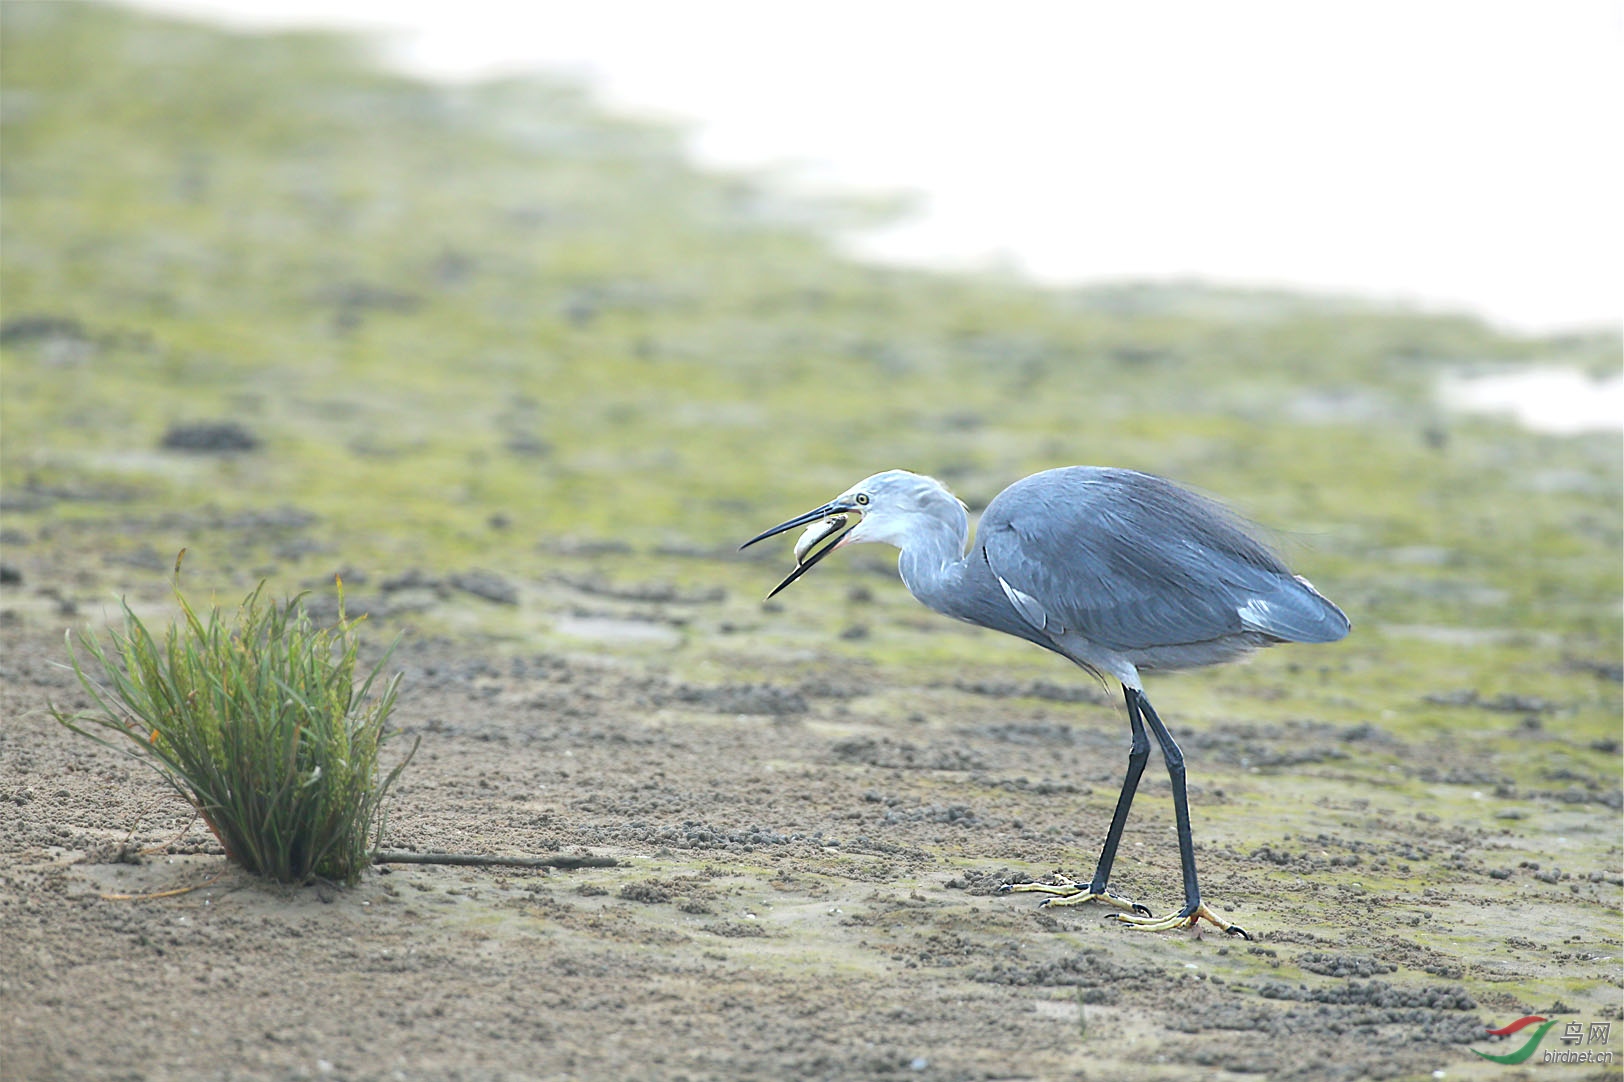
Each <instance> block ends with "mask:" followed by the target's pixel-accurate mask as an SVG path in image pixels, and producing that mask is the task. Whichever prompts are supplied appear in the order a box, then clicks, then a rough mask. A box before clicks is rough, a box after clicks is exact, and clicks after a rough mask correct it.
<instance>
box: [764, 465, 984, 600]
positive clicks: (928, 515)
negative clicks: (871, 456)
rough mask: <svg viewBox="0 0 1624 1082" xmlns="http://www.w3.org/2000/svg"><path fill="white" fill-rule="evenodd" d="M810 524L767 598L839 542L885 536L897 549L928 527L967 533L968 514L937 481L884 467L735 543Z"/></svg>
mask: <svg viewBox="0 0 1624 1082" xmlns="http://www.w3.org/2000/svg"><path fill="white" fill-rule="evenodd" d="M854 514H855V515H859V516H861V518H860V519H859V520H858V522H857V524H856V525H855V526H847V525H846V523H847V522H848V521H849V520H850V518H851V516H852V515H854ZM808 524H812V528H811V529H809V530H808V531H807V537H806V538H804V539H803V541H802V543H801V544H800V545H797V546H796V553H795V556H796V567H795V570H794V571H792V572H790V574H789V576H788V577H787V578H785V579H784V581H783V582H781V583H779V584H778V585H777V586H776V587H774V588H773V591H772V593H770V594H768V595H767V596H768V597H772V596H773V594H776V593H778V591H780V590H782V589H783V588H784V587H786V586H788V585H789V584H790V583H792V582H794V581H795V580H796V579H798V578H800V577H801V576H802V575H804V574H806V573H807V572H808V571H810V570H811V569H812V567H813V565H814V564H816V563H817V562H818V561H819V560H821V559H823V558H824V557H825V556H827V555H829V553H831V552H833V551H834V550H835V549H837V548H841V547H842V546H845V545H849V544H853V543H858V542H863V541H883V542H885V543H886V544H889V545H895V546H897V547H898V548H901V547H902V546H903V545H905V544H906V543H907V541H908V538H909V537H911V536H913V535H915V534H917V533H921V532H924V531H926V530H930V529H932V528H939V527H943V526H945V527H947V528H948V529H951V530H955V531H957V534H958V536H959V537H961V538H962V537H964V536H966V535H968V533H969V528H970V520H969V514H968V512H967V511H966V510H965V507H964V503H963V501H961V500H959V499H958V498H957V497H955V496H954V495H953V494H952V493H951V492H949V491H948V490H947V489H946V488H945V487H944V486H943V485H942V483H941V482H940V481H938V480H936V479H935V478H933V477H925V476H922V475H920V474H917V473H909V472H908V471H907V470H886V471H885V472H884V473H876V474H875V475H874V476H872V477H865V478H864V479H863V480H861V481H859V482H857V483H856V484H855V485H853V486H852V487H850V488H848V489H847V490H846V491H844V492H842V493H841V494H840V495H838V496H836V497H835V498H834V499H832V500H830V501H829V502H828V503H826V504H824V505H823V506H822V507H815V508H813V509H812V510H810V511H808V512H806V513H805V514H804V515H796V516H795V517H794V518H792V519H790V520H788V521H787V522H780V523H779V524H778V525H777V526H774V527H773V528H772V529H770V530H766V531H763V532H762V533H759V534H757V535H756V536H755V537H752V538H751V539H750V540H748V541H746V542H745V543H744V544H742V545H740V546H739V547H740V548H741V549H743V548H748V547H750V546H751V545H753V544H755V543H756V542H757V541H764V540H766V539H767V538H769V537H774V536H776V535H778V534H781V533H783V532H784V531H786V530H793V529H794V528H795V527H797V526H807V525H808Z"/></svg>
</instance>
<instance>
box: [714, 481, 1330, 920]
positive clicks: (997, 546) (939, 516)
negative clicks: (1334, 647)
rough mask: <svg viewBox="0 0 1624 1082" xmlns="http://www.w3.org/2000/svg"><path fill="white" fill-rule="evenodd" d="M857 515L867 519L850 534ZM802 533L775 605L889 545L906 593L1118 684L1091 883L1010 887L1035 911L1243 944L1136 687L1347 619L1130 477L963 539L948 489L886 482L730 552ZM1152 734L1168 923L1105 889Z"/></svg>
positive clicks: (1031, 499) (1050, 488) (1163, 742)
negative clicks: (1106, 817) (1062, 911)
mask: <svg viewBox="0 0 1624 1082" xmlns="http://www.w3.org/2000/svg"><path fill="white" fill-rule="evenodd" d="M853 515H857V516H860V517H859V520H858V522H857V523H856V524H855V525H851V524H850V519H851V517H852V516H853ZM797 526H806V527H808V529H807V532H806V534H805V535H804V536H803V537H802V539H801V541H800V543H799V544H798V545H797V546H796V549H795V558H796V566H795V570H794V571H792V572H791V573H790V574H789V575H788V576H787V577H786V578H785V579H784V581H783V582H780V583H779V584H778V586H777V587H775V588H774V589H773V591H772V593H770V594H768V595H767V596H768V597H772V596H773V595H774V594H777V593H778V592H779V591H780V590H782V589H784V588H785V587H786V586H788V585H789V584H790V583H792V582H794V581H795V580H796V579H798V578H800V577H801V576H802V575H804V574H805V573H806V572H808V571H810V570H811V569H812V568H813V567H814V566H816V565H817V563H818V562H819V561H820V560H822V559H823V558H824V557H825V556H827V555H828V554H829V553H831V552H833V551H834V550H835V549H837V548H841V547H843V546H845V545H847V544H853V543H857V542H863V541H878V542H884V543H886V544H889V545H894V546H896V548H898V549H899V550H901V552H900V555H899V556H898V560H897V568H898V570H899V572H900V573H901V576H902V581H903V583H904V584H905V585H906V586H907V587H908V590H909V592H910V593H912V594H913V595H914V597H916V598H918V599H919V600H920V601H921V602H923V603H924V604H925V605H927V606H928V607H930V608H932V609H934V610H935V611H937V612H939V613H943V614H944V615H947V616H951V617H954V618H955V619H959V620H964V621H966V622H968V623H972V624H977V625H979V626H981V627H986V628H991V629H993V630H994V631H1002V632H1005V633H1006V634H1010V635H1014V636H1016V637H1018V638H1022V639H1026V640H1027V641H1028V642H1032V643H1036V644H1037V645H1038V646H1041V647H1043V648H1045V649H1047V650H1052V651H1054V652H1055V653H1057V654H1059V655H1060V656H1061V657H1064V658H1066V659H1067V660H1069V661H1072V662H1074V663H1076V664H1077V665H1080V666H1082V667H1083V668H1084V669H1086V670H1088V671H1089V672H1091V673H1093V674H1094V675H1095V676H1097V677H1101V678H1103V677H1105V676H1111V677H1114V678H1115V679H1116V680H1117V681H1118V682H1119V683H1120V684H1121V685H1122V692H1123V699H1124V701H1125V702H1126V704H1127V710H1128V725H1129V728H1130V730H1131V733H1132V737H1133V742H1132V744H1131V746H1130V749H1129V752H1128V770H1127V774H1126V776H1125V777H1124V778H1123V782H1122V791H1121V793H1120V795H1119V796H1118V797H1117V804H1116V811H1115V813H1114V814H1113V815H1112V817H1111V826H1110V829H1109V830H1108V832H1107V833H1106V836H1105V844H1104V846H1103V847H1102V849H1101V851H1100V859H1099V863H1098V864H1097V865H1096V867H1095V871H1094V878H1093V879H1092V880H1091V881H1090V882H1088V883H1087V884H1081V883H1076V882H1073V881H1071V880H1069V879H1065V878H1064V877H1057V878H1058V879H1059V881H1058V882H1032V883H1020V884H1013V885H1010V886H1007V887H1006V888H1005V889H1007V890H1015V891H1036V892H1039V893H1043V894H1046V895H1048V897H1046V898H1045V899H1044V902H1043V904H1044V905H1077V904H1080V903H1083V902H1092V901H1098V902H1104V903H1107V904H1110V905H1113V906H1116V907H1117V908H1118V909H1121V910H1123V911H1124V912H1121V913H1114V914H1111V916H1113V917H1115V918H1116V919H1118V920H1121V921H1124V922H1126V923H1128V924H1131V925H1133V926H1135V927H1139V928H1145V929H1151V930H1157V931H1160V930H1166V929H1170V928H1184V927H1194V926H1195V925H1196V924H1198V923H1199V922H1200V921H1201V920H1207V921H1210V922H1212V923H1213V924H1215V925H1217V926H1218V927H1219V928H1221V929H1222V930H1223V931H1225V932H1229V933H1231V934H1234V935H1239V936H1242V937H1245V938H1247V939H1250V938H1251V936H1249V935H1248V934H1247V933H1246V931H1245V930H1244V929H1242V928H1241V927H1240V926H1239V925H1237V924H1234V923H1233V922H1231V921H1228V920H1225V919H1224V918H1223V917H1220V916H1219V915H1217V914H1216V913H1214V912H1213V910H1212V909H1210V908H1209V907H1208V906H1207V905H1206V904H1205V903H1204V902H1203V901H1202V900H1201V886H1200V883H1199V881H1198V880H1197V878H1196V867H1195V852H1194V843H1193V842H1192V840H1191V835H1190V806H1189V799H1188V797H1187V796H1186V795H1185V768H1184V756H1183V754H1182V753H1181V752H1180V750H1179V746H1178V743H1177V742H1176V741H1175V740H1174V739H1173V734H1172V733H1171V732H1169V731H1168V729H1167V726H1166V725H1164V724H1163V723H1162V719H1161V718H1160V717H1158V716H1157V714H1156V711H1155V709H1154V708H1153V707H1152V706H1151V705H1150V700H1149V699H1148V698H1146V697H1145V691H1144V687H1143V686H1142V685H1141V683H1140V679H1139V675H1140V673H1141V672H1144V671H1147V670H1156V669H1183V668H1191V667H1194V666H1200V665H1213V664H1217V663H1220V662H1225V661H1231V660H1234V659H1236V658H1239V657H1241V656H1242V655H1244V654H1247V653H1249V652H1250V651H1252V650H1255V649H1257V648H1258V647H1262V646H1271V645H1273V644H1275V643H1283V642H1300V643H1319V642H1335V641H1336V640H1338V639H1341V638H1342V637H1343V636H1345V635H1346V634H1347V633H1348V628H1349V624H1348V618H1347V617H1346V616H1345V615H1343V613H1342V610H1341V609H1339V608H1337V607H1336V606H1335V605H1334V604H1332V603H1331V602H1330V601H1329V600H1327V599H1326V598H1325V597H1323V596H1321V594H1320V593H1319V591H1317V590H1315V589H1314V587H1313V586H1312V585H1310V584H1309V582H1308V580H1307V579H1304V578H1302V577H1301V576H1299V575H1294V574H1293V573H1292V572H1291V571H1290V570H1289V569H1288V568H1287V567H1286V565H1285V564H1284V563H1282V562H1281V560H1280V558H1279V557H1278V556H1276V555H1275V554H1274V553H1273V552H1272V551H1271V550H1270V549H1269V547H1268V546H1267V545H1265V544H1264V543H1263V542H1261V541H1259V540H1258V539H1257V537H1256V536H1255V534H1254V532H1253V531H1252V530H1251V529H1250V528H1249V527H1248V525H1247V524H1246V523H1244V522H1243V521H1242V520H1241V519H1239V518H1238V517H1236V516H1235V515H1234V514H1232V513H1231V512H1229V511H1228V510H1227V509H1226V508H1224V507H1223V506H1222V505H1221V504H1219V503H1217V502H1215V501H1213V500H1211V499H1208V498H1206V497H1204V496H1199V495H1197V494H1195V493H1193V492H1191V491H1189V490H1187V489H1184V488H1181V487H1179V486H1178V485H1176V484H1174V483H1173V482H1171V481H1168V480H1166V479H1165V478H1161V477H1156V476H1153V475H1151V474H1145V473H1139V472H1136V471H1133V470H1124V469H1112V468H1106V467H1098V466H1070V467H1064V468H1061V469H1053V470H1045V471H1043V472H1042V473H1037V474H1033V475H1032V476H1031V477H1027V478H1025V479H1023V480H1020V481H1017V482H1015V483H1014V484H1013V485H1010V486H1009V487H1008V488H1006V489H1004V491H1003V492H1001V493H999V494H998V496H997V498H995V499H994V500H993V501H992V503H990V504H988V505H987V509H986V511H985V512H984V513H983V514H982V516H981V522H980V525H979V528H978V529H977V531H976V533H975V538H974V541H973V542H972V541H971V535H970V517H969V513H968V511H967V509H966V508H965V506H964V504H963V502H962V501H960V500H959V499H957V498H956V497H954V496H953V494H952V493H950V492H949V491H948V490H947V488H946V487H945V486H943V485H942V484H941V482H939V481H937V480H935V479H934V478H930V477H924V476H921V475H919V474H915V473H909V472H907V471H906V470H888V471H886V472H884V473H877V474H875V475H874V476H872V477H869V478H866V479H864V480H862V481H859V482H858V483H857V484H855V485H853V486H852V487H851V488H849V489H847V490H846V491H845V492H842V493H841V494H840V495H839V496H836V497H835V498H834V499H832V500H830V501H829V502H828V503H826V504H824V505H823V506H821V507H817V508H814V509H813V510H811V511H808V512H806V513H805V514H804V515H797V516H795V517H794V518H792V519H790V520H789V521H787V522H781V523H779V524H778V525H777V526H774V527H773V528H772V529H770V530H765V531H763V532H762V533H760V534H758V535H757V536H755V537H752V538H751V539H750V540H749V541H746V542H745V543H744V544H743V545H741V546H740V548H746V547H748V546H750V545H753V544H755V543H756V542H758V541H762V540H765V539H766V538H769V537H773V536H775V535H777V534H780V533H783V532H785V531H786V530H792V529H794V528H795V527H797ZM1147 724H1148V726H1149V728H1150V732H1151V733H1152V734H1154V735H1155V737H1156V742H1157V743H1158V744H1159V745H1160V746H1161V750H1162V760H1163V762H1164V763H1165V764H1166V766H1167V774H1168V778H1169V779H1170V781H1171V782H1172V788H1173V814H1174V818H1175V821H1176V825H1177V830H1178V844H1179V865H1180V868H1181V870H1182V872H1183V877H1184V907H1183V908H1182V909H1180V910H1179V911H1178V912H1177V913H1174V914H1172V915H1170V916H1166V917H1161V918H1156V917H1154V916H1153V915H1152V914H1151V911H1150V910H1149V909H1147V908H1146V907H1145V906H1143V905H1139V904H1137V903H1135V902H1132V901H1130V900H1128V899H1126V898H1124V897H1122V896H1120V895H1118V894H1116V893H1114V892H1113V891H1111V889H1110V887H1109V881H1110V876H1111V865H1112V862H1113V861H1114V860H1115V859H1116V852H1117V847H1118V845H1119V844H1120V843H1121V841H1122V829H1123V826H1124V824H1125V823H1126V822H1127V819H1128V809H1129V808H1130V807H1131V806H1132V804H1133V796H1134V791H1135V790H1136V789H1137V788H1138V785H1139V778H1140V775H1142V774H1143V773H1144V769H1145V763H1146V761H1147V760H1148V759H1149V757H1150V740H1149V738H1148V737H1147V735H1146V731H1145V729H1146V725H1147Z"/></svg>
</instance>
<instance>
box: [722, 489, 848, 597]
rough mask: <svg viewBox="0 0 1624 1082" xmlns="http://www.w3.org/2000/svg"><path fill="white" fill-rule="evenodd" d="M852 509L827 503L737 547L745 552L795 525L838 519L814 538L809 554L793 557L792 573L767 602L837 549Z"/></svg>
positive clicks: (834, 503) (846, 527) (846, 528)
mask: <svg viewBox="0 0 1624 1082" xmlns="http://www.w3.org/2000/svg"><path fill="white" fill-rule="evenodd" d="M855 510H856V508H854V507H847V506H844V505H843V504H841V503H838V502H831V503H826V504H824V505H823V506H822V507H819V508H815V509H814V510H811V511H808V512H807V513H806V514H804V515H796V516H795V517H794V518H792V519H790V520H789V521H788V522H780V523H779V524H778V525H776V526H774V527H773V528H772V529H770V530H764V531H762V532H761V533H758V534H756V536H754V537H752V538H751V539H750V540H748V541H746V542H745V543H744V544H742V545H740V546H739V550H740V551H741V552H742V551H743V550H744V549H747V548H749V547H750V546H751V545H753V544H755V543H756V542H757V541H765V540H766V539H767V538H769V537H776V536H778V535H779V534H781V533H783V532H784V531H786V530H793V529H794V528H795V527H797V526H805V525H807V524H808V523H811V522H817V521H818V520H819V519H830V518H839V519H840V520H841V522H840V524H838V525H836V526H835V527H834V528H833V529H831V530H830V531H829V532H828V533H826V534H824V535H823V536H822V537H819V538H817V539H816V541H814V542H813V547H812V549H811V550H810V551H809V552H807V553H805V554H804V555H798V556H797V557H796V561H795V570H794V571H791V572H790V573H789V574H788V575H786V576H785V577H784V581H783V582H780V583H779V584H778V585H777V586H774V587H773V588H772V592H771V593H769V594H768V595H767V597H768V598H769V599H770V598H772V597H774V596H776V595H777V594H778V593H779V592H780V591H782V590H783V589H784V588H785V587H787V586H788V585H789V584H790V583H792V582H794V581H795V580H796V579H798V578H800V577H801V576H802V575H804V574H806V573H807V572H808V571H810V570H812V568H813V567H814V566H815V565H816V564H817V562H818V561H819V560H821V559H823V558H824V557H825V556H827V555H829V553H831V552H833V551H834V550H835V549H837V548H839V547H840V543H841V541H842V540H843V539H844V538H845V536H846V535H847V534H848V533H850V532H851V530H852V527H851V526H848V525H845V521H846V516H847V515H850V514H851V513H852V512H854V511H855Z"/></svg>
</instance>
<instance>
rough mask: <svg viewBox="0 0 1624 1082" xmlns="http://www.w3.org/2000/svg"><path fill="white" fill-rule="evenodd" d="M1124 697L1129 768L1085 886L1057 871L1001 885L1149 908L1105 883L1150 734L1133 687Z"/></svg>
mask: <svg viewBox="0 0 1624 1082" xmlns="http://www.w3.org/2000/svg"><path fill="white" fill-rule="evenodd" d="M1122 692H1123V698H1124V699H1125V700H1126V701H1127V704H1128V725H1129V727H1130V728H1131V729H1132V731H1133V746H1132V747H1131V748H1130V749H1129V750H1128V772H1127V774H1125V775H1123V778H1122V791H1121V792H1120V793H1118V794H1117V805H1116V812H1115V813H1113V814H1112V816H1111V829H1110V830H1109V831H1107V832H1106V835H1105V845H1104V846H1103V847H1102V848H1101V849H1100V862H1099V863H1098V864H1097V865H1095V867H1094V879H1093V881H1092V882H1090V883H1089V885H1088V886H1086V887H1084V886H1082V885H1080V884H1078V883H1074V882H1072V881H1071V880H1070V879H1067V878H1066V877H1065V876H1063V875H1059V874H1058V873H1056V875H1055V877H1054V878H1055V879H1056V880H1057V881H1056V882H1053V883H1012V884H1010V885H1008V886H1007V887H1005V888H1004V889H1005V890H1007V891H1010V892H1018V891H1033V892H1036V893H1039V894H1047V895H1049V897H1048V898H1045V899H1044V900H1043V904H1044V905H1082V904H1083V903H1084V902H1106V903H1107V904H1110V905H1114V906H1116V907H1117V908H1119V909H1126V910H1128V911H1129V912H1132V913H1139V914H1142V915H1144V916H1146V917H1149V916H1151V912H1150V910H1149V909H1147V908H1146V907H1145V906H1142V905H1140V904H1138V903H1137V902H1132V901H1129V900H1128V899H1126V898H1124V897H1122V896H1121V895H1120V894H1115V893H1113V892H1112V891H1111V890H1110V888H1109V887H1108V886H1107V884H1108V883H1109V882H1110V879H1111V865H1112V863H1113V862H1115V860H1116V852H1117V846H1119V845H1121V844H1122V828H1123V826H1124V825H1126V823H1127V822H1128V809H1129V808H1131V807H1133V795H1134V793H1135V792H1137V791H1138V789H1139V778H1140V776H1141V775H1143V774H1144V772H1145V763H1146V762H1147V761H1148V760H1149V759H1150V738H1149V737H1147V736H1146V735H1145V722H1144V719H1143V718H1142V717H1141V715H1140V713H1139V704H1138V703H1137V702H1136V701H1135V700H1134V693H1133V691H1132V689H1130V688H1128V687H1126V686H1124V687H1123V689H1122Z"/></svg>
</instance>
